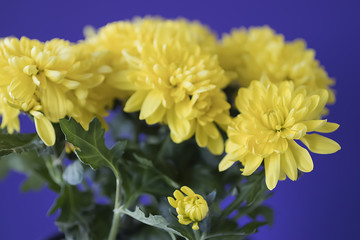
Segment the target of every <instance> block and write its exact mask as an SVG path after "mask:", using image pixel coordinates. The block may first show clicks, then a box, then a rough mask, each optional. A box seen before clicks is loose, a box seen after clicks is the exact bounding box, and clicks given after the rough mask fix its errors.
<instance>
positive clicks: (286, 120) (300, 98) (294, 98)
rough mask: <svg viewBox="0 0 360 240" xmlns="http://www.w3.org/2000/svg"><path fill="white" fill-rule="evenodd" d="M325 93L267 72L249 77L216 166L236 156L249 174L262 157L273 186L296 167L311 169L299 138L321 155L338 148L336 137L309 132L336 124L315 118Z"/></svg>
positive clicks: (327, 129) (222, 167)
mask: <svg viewBox="0 0 360 240" xmlns="http://www.w3.org/2000/svg"><path fill="white" fill-rule="evenodd" d="M327 98H328V92H327V91H325V90H318V91H316V92H314V91H311V92H309V91H307V88H305V87H294V83H293V82H291V81H284V82H281V83H279V84H275V83H271V82H270V81H269V80H268V78H267V77H266V76H264V77H263V78H262V81H252V82H251V84H250V86H249V87H248V88H241V89H240V90H239V92H238V96H237V98H236V106H237V108H238V110H239V111H240V114H239V115H238V116H237V117H236V118H235V119H234V120H233V121H232V123H231V124H230V126H229V128H228V131H227V134H228V137H229V139H228V140H227V142H226V148H225V151H226V153H227V155H226V156H225V157H224V158H223V160H222V161H221V163H220V164H219V170H220V171H224V170H226V169H228V168H229V167H231V166H232V165H233V163H234V162H236V161H240V162H241V163H242V165H243V166H244V169H242V171H243V175H251V174H252V173H253V172H254V171H255V170H256V169H257V168H258V167H259V166H260V164H261V163H262V162H263V160H264V163H265V174H266V185H267V186H268V188H269V189H271V190H272V189H273V188H275V186H276V184H277V182H278V180H279V179H280V180H284V179H285V178H286V176H288V177H289V178H290V179H291V180H293V181H294V180H296V179H297V174H298V169H299V170H300V171H302V172H310V171H312V169H313V161H312V159H311V156H310V154H309V152H308V151H307V150H306V149H305V148H303V147H302V146H300V145H299V144H298V143H299V141H300V142H302V143H303V144H304V145H305V146H306V147H307V148H308V149H309V150H310V151H312V152H314V153H319V154H330V153H334V152H336V151H338V150H339V149H340V146H339V144H337V143H336V142H335V141H333V140H331V139H329V138H326V137H323V136H321V135H319V134H317V133H312V132H320V133H329V132H333V131H335V130H336V129H337V128H338V127H339V125H338V124H336V123H330V122H327V120H314V119H316V117H317V116H318V115H319V113H320V112H321V111H322V110H323V108H324V106H325V104H326V102H327Z"/></svg>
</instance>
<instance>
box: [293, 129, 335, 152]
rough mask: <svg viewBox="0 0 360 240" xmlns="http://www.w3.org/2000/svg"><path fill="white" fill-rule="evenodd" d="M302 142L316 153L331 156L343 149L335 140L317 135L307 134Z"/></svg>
mask: <svg viewBox="0 0 360 240" xmlns="http://www.w3.org/2000/svg"><path fill="white" fill-rule="evenodd" d="M300 140H301V141H302V142H303V143H304V144H305V145H306V146H307V147H308V148H309V150H310V151H312V152H314V153H319V154H330V153H334V152H337V151H339V150H340V149H341V147H340V145H339V144H338V143H337V142H335V141H334V140H331V139H330V138H327V137H323V136H321V135H319V134H316V133H314V134H307V135H305V136H304V137H302V138H301V139H300Z"/></svg>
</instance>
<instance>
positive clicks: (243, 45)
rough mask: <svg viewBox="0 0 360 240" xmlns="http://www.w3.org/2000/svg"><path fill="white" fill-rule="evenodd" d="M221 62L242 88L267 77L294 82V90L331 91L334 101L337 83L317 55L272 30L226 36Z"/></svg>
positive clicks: (259, 29) (264, 28)
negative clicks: (334, 85)
mask: <svg viewBox="0 0 360 240" xmlns="http://www.w3.org/2000/svg"><path fill="white" fill-rule="evenodd" d="M218 53H219V61H220V64H221V65H222V66H223V67H224V69H225V70H226V71H227V74H228V75H229V76H230V78H231V79H233V80H234V81H235V82H239V83H240V86H241V87H247V86H248V85H249V84H250V82H251V81H252V80H255V79H259V78H260V77H261V75H262V74H264V73H266V74H267V76H268V77H269V78H270V80H271V81H273V82H281V81H284V80H292V81H293V82H294V84H295V86H307V87H309V88H310V89H311V90H315V91H316V90H318V89H325V90H327V91H328V94H329V98H328V102H329V103H333V102H334V101H335V97H334V93H333V91H332V90H331V89H330V88H329V87H330V86H331V85H333V84H334V80H333V79H331V78H329V77H328V75H327V73H326V71H325V70H324V69H323V68H322V67H321V66H320V65H319V62H318V61H317V60H315V51H314V50H312V49H307V48H306V43H305V42H304V41H303V40H295V41H293V42H285V41H284V37H283V36H282V35H279V34H276V33H275V32H274V31H273V30H272V29H270V28H269V27H254V28H250V29H249V30H246V29H237V30H233V31H232V33H231V34H226V35H224V37H223V39H222V43H221V44H220V46H219V50H218Z"/></svg>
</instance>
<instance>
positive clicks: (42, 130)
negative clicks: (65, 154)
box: [34, 116, 55, 146]
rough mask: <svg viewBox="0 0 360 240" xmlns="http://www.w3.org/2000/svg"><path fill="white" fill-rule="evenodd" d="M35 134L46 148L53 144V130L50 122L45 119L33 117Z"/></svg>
mask: <svg viewBox="0 0 360 240" xmlns="http://www.w3.org/2000/svg"><path fill="white" fill-rule="evenodd" d="M34 120H35V127H36V132H37V133H38V135H39V137H40V138H41V140H43V142H44V143H45V144H46V145H47V146H53V145H54V144H55V130H54V127H53V125H52V124H51V122H50V121H49V120H48V119H47V118H46V117H45V116H40V117H35V118H34Z"/></svg>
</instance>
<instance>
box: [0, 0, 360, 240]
mask: <svg viewBox="0 0 360 240" xmlns="http://www.w3.org/2000/svg"><path fill="white" fill-rule="evenodd" d="M359 12H360V1H357V0H354V1H349V0H348V1H346V0H343V1H338V0H334V1H331V0H318V1H316V0H312V1H307V0H305V1H304V0H302V1H288V0H284V1H270V0H266V1H256V0H252V1H250V0H247V1H246V0H237V1H227V0H222V1H213V2H211V1H195V0H192V1H188V0H186V1H184V0H183V1H155V0H154V1H134V0H133V1H128V2H125V1H120V0H118V1H80V0H73V1H68V0H62V1H49V0H43V1H36V0H33V1H29V0H25V1H1V3H0V24H1V28H0V37H5V36H9V35H14V36H16V37H21V36H27V37H30V38H37V39H40V40H43V41H45V40H49V39H51V38H55V37H58V38H65V39H68V40H71V41H77V40H79V39H81V38H82V37H83V35H82V30H83V27H84V26H86V25H93V26H95V27H100V26H103V25H105V24H106V23H108V22H111V21H116V20H122V19H129V18H132V17H133V16H136V15H138V16H144V15H148V14H151V15H161V16H163V17H166V18H174V17H178V16H183V17H186V18H188V19H198V20H200V21H202V22H203V23H205V24H207V25H209V26H210V27H211V28H212V29H213V30H215V31H217V32H218V33H219V34H221V33H223V32H228V31H229V30H230V29H231V28H235V27H239V26H254V25H255V26H259V25H264V24H267V25H269V26H271V27H272V28H274V29H275V30H276V31H277V32H278V33H283V34H284V35H285V37H286V39H287V40H293V39H295V38H304V39H305V40H306V41H307V43H308V46H309V47H310V48H313V49H315V50H316V53H317V59H319V60H320V62H321V64H322V65H324V66H325V68H326V69H327V71H328V73H329V75H330V76H332V77H334V78H336V80H337V84H336V90H337V103H336V104H335V105H334V106H332V107H330V110H331V113H330V115H329V116H328V119H329V120H330V121H332V122H337V123H340V124H341V127H340V129H339V130H338V131H337V132H335V133H333V134H331V135H330V137H332V138H333V139H335V140H337V141H338V142H339V143H340V144H341V146H342V150H341V151H340V152H338V153H336V154H333V155H327V156H321V155H315V154H313V155H312V156H313V159H314V163H315V168H314V171H313V172H311V173H308V174H305V175H304V176H303V177H302V178H301V179H300V180H299V181H297V182H291V181H290V180H287V181H286V182H280V183H279V184H278V186H277V188H276V190H275V194H274V196H273V197H272V198H271V199H270V200H268V201H267V204H268V205H270V206H272V207H273V208H274V210H275V224H274V226H273V227H272V228H268V227H263V228H261V229H260V233H258V234H256V235H255V236H254V237H253V239H256V240H259V239H264V240H271V239H276V240H282V239H284V240H289V239H291V240H303V239H307V240H318V239H328V240H332V239H334V240H335V239H360V231H358V228H359V224H360V220H359V216H360V207H359V206H360V198H359V196H360V195H359V194H360V185H359V181H360V179H359V176H360V175H359V174H358V171H359V167H360V163H359V160H358V159H357V158H358V156H357V155H358V154H357V151H356V148H357V147H358V143H359V140H355V139H356V138H357V137H358V136H357V135H360V131H359V127H356V126H358V119H359V110H360V108H359V105H358V104H359V100H358V99H359V98H358V96H359V95H360V92H359V87H360V83H359V79H358V75H359V74H358V72H359V61H360V60H359V55H360V49H359V44H360V34H359V32H360V31H359V30H360V17H359ZM32 130H33V128H28V129H27V131H32ZM23 179H24V177H23V176H21V175H19V174H17V173H11V174H10V175H9V176H8V177H7V178H6V179H5V180H3V181H1V182H0V194H1V197H0V239H5V240H7V239H10V240H13V239H15V240H16V239H30V240H31V239H45V238H46V237H47V236H49V235H51V234H52V233H55V232H56V226H55V225H54V220H55V218H54V217H46V212H47V209H48V208H49V207H50V205H51V204H52V202H53V200H54V198H55V194H54V193H52V192H50V191H49V190H47V189H43V190H41V191H40V192H30V193H26V194H21V193H20V191H19V186H20V183H21V181H22V180H23Z"/></svg>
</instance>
